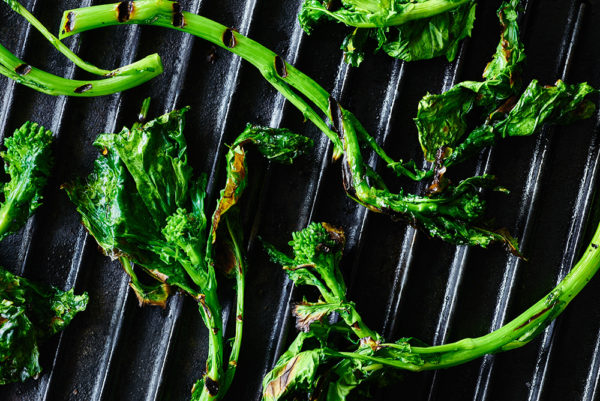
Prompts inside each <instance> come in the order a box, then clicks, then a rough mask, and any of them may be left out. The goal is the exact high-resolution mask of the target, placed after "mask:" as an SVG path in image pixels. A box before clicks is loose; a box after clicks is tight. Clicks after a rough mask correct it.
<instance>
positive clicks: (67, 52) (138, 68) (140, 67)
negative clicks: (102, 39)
mask: <svg viewBox="0 0 600 401" xmlns="http://www.w3.org/2000/svg"><path fill="white" fill-rule="evenodd" d="M4 2H5V3H7V4H8V5H9V6H10V8H12V10H13V11H14V12H16V13H17V14H19V15H21V16H22V17H23V18H25V19H26V20H27V22H29V23H30V24H31V25H33V27H34V28H35V29H37V30H38V31H39V32H40V33H41V34H42V35H43V36H44V37H45V38H46V39H47V40H48V41H49V42H50V43H51V44H52V46H54V47H55V48H56V50H58V51H59V52H61V53H62V54H63V55H64V56H65V57H67V58H68V59H69V60H71V61H72V62H73V63H74V64H75V65H76V66H78V67H79V68H81V69H82V70H85V71H87V72H89V73H91V74H95V75H100V76H106V77H112V76H120V75H129V74H137V73H139V72H143V71H146V72H148V71H150V72H153V71H155V70H159V69H161V68H162V67H161V66H160V59H159V58H158V56H157V55H154V57H153V59H152V61H153V63H151V64H146V63H142V64H139V63H134V64H130V65H126V66H124V67H120V68H117V69H115V70H112V71H109V70H104V69H102V68H98V67H96V66H95V65H92V64H90V63H88V62H86V61H84V60H82V59H81V58H80V57H79V56H78V55H76V54H75V53H73V51H72V50H71V49H69V47H68V46H66V45H65V44H64V43H62V42H61V41H60V40H59V39H58V38H57V37H56V36H54V35H53V34H52V33H50V31H48V29H46V27H45V26H44V25H43V24H42V23H41V22H40V21H39V20H38V19H37V18H35V16H34V15H33V14H31V13H30V12H29V11H28V10H27V9H26V8H25V7H23V6H22V5H21V4H20V3H19V2H18V1H16V0H4Z"/></svg>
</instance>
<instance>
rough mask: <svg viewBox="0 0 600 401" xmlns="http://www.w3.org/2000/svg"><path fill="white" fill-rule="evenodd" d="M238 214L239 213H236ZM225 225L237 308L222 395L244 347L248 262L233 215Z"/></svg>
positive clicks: (232, 375)
mask: <svg viewBox="0 0 600 401" xmlns="http://www.w3.org/2000/svg"><path fill="white" fill-rule="evenodd" d="M236 214H237V213H236ZM224 218H225V223H226V225H227V232H228V235H229V238H230V239H231V244H232V250H233V252H234V255H235V260H236V266H234V268H235V285H236V288H235V291H236V307H235V336H234V338H233V344H232V346H231V353H230V354H229V362H228V364H227V367H226V371H225V377H224V380H223V385H222V386H221V389H220V390H219V391H220V392H221V394H226V393H227V390H229V387H230V386H231V383H232V382H233V378H234V376H235V372H236V369H237V363H238V359H239V356H240V350H241V347H242V335H243V329H244V293H245V289H246V284H245V282H246V280H245V275H246V260H245V258H244V255H243V249H242V246H243V245H242V241H241V238H240V236H241V235H240V232H241V231H240V230H239V228H236V227H235V225H236V223H233V222H232V221H231V220H232V215H230V214H227V215H225V217H224ZM233 218H234V219H236V220H237V219H238V218H239V217H238V216H237V215H236V216H235V217H233Z"/></svg>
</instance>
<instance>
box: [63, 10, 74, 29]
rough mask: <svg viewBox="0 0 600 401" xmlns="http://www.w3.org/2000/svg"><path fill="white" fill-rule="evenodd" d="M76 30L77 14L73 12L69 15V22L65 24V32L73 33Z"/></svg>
mask: <svg viewBox="0 0 600 401" xmlns="http://www.w3.org/2000/svg"><path fill="white" fill-rule="evenodd" d="M74 29H75V13H74V12H73V11H71V12H70V13H68V14H67V21H66V22H65V28H64V30H65V32H72V31H73V30H74Z"/></svg>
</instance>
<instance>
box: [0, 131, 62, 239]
mask: <svg viewBox="0 0 600 401" xmlns="http://www.w3.org/2000/svg"><path fill="white" fill-rule="evenodd" d="M51 144H52V132H50V131H49V130H47V129H45V128H44V127H42V126H41V125H38V124H36V123H32V122H27V123H25V124H24V125H23V126H22V127H21V128H19V129H18V130H16V131H15V133H14V134H13V136H12V137H10V138H6V139H5V140H4V146H5V147H6V150H5V151H4V152H2V153H0V155H1V156H2V158H3V159H4V170H5V172H6V174H7V175H8V177H9V179H10V180H9V181H8V182H6V183H4V184H3V185H2V194H3V195H4V202H2V203H1V204H0V240H2V239H4V238H5V237H6V236H7V235H9V234H11V233H14V232H15V231H17V230H18V229H19V228H21V226H23V225H24V224H25V222H26V221H27V219H28V218H29V217H30V216H31V215H32V214H33V212H35V210H36V209H37V208H38V207H39V206H40V205H41V200H42V191H43V189H44V186H45V185H46V182H47V180H48V175H49V174H50V169H51V167H52V150H51Z"/></svg>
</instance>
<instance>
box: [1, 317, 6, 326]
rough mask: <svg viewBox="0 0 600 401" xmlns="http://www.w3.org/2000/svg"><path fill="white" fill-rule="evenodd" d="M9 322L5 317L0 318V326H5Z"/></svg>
mask: <svg viewBox="0 0 600 401" xmlns="http://www.w3.org/2000/svg"><path fill="white" fill-rule="evenodd" d="M6 322H8V319H5V318H3V317H0V325H3V324H4V323H6Z"/></svg>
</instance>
